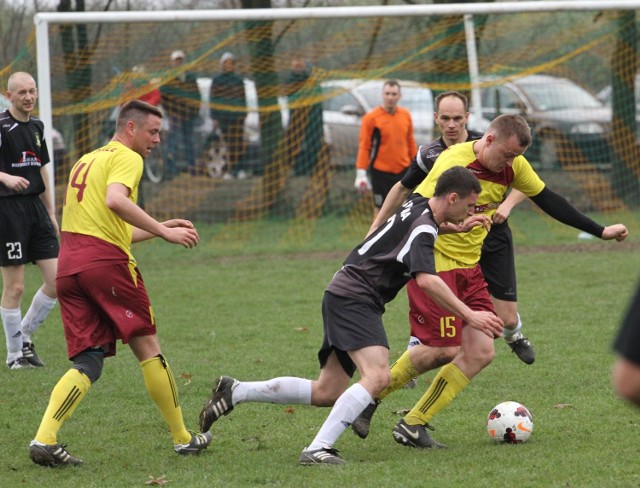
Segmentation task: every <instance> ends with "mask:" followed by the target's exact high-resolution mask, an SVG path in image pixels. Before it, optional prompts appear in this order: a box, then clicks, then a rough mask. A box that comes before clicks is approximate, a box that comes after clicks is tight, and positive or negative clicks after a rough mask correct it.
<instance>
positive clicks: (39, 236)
mask: <svg viewBox="0 0 640 488" xmlns="http://www.w3.org/2000/svg"><path fill="white" fill-rule="evenodd" d="M30 203H31V204H33V207H34V208H33V210H32V212H31V214H32V217H31V220H32V221H31V225H30V228H31V231H30V234H29V239H28V251H27V255H28V258H29V261H33V262H35V263H36V265H37V266H38V268H39V269H40V273H41V274H42V280H43V285H42V287H41V288H40V289H39V290H38V291H37V292H36V294H35V295H34V296H33V298H32V300H31V304H30V306H29V309H28V310H27V313H26V314H25V316H24V318H23V319H22V322H21V324H20V328H21V331H22V354H23V356H24V358H25V359H26V360H27V361H29V363H31V364H32V365H33V366H44V362H43V361H42V360H41V359H40V358H39V357H38V355H37V354H36V351H35V346H34V345H33V341H32V340H31V335H32V334H33V333H34V332H35V331H36V330H37V329H38V328H39V327H40V326H41V325H42V323H43V322H44V320H45V319H46V317H47V316H48V315H49V312H51V310H52V309H53V307H54V306H55V304H56V299H57V293H56V272H57V269H58V253H59V252H60V244H59V242H58V236H57V235H56V229H55V227H54V226H53V223H52V222H51V218H50V217H49V214H48V212H47V209H46V208H45V206H44V204H43V203H42V201H41V200H40V199H39V198H36V199H34V200H33V201H32V202H30Z"/></svg>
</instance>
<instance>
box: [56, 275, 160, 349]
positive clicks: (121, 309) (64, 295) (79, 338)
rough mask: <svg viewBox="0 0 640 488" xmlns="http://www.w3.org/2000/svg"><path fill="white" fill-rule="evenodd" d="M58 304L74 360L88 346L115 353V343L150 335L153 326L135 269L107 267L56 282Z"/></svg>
mask: <svg viewBox="0 0 640 488" xmlns="http://www.w3.org/2000/svg"><path fill="white" fill-rule="evenodd" d="M56 288H57V291H58V301H59V303H60V312H61V314H62V323H63V324H64V334H65V337H66V339H67V355H68V357H69V359H73V358H74V357H75V356H76V355H77V354H79V353H80V352H82V351H84V350H85V349H88V348H90V347H102V348H103V349H104V351H105V355H106V356H113V355H115V353H116V340H117V339H121V340H122V342H123V343H124V344H126V343H128V342H129V340H130V339H131V338H132V337H137V336H145V335H153V334H155V333H156V323H155V318H154V316H153V310H152V308H151V303H150V302H149V297H148V295H147V290H146V289H145V287H144V283H143V281H142V276H141V275H140V272H139V271H138V268H133V269H131V268H130V267H129V266H128V265H127V264H126V263H123V264H110V265H108V266H100V267H98V268H93V269H89V270H86V271H81V272H79V273H76V274H74V275H70V276H60V277H58V278H57V279H56Z"/></svg>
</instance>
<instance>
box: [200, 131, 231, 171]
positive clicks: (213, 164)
mask: <svg viewBox="0 0 640 488" xmlns="http://www.w3.org/2000/svg"><path fill="white" fill-rule="evenodd" d="M202 161H203V164H204V168H205V170H206V172H207V174H208V175H209V176H210V177H211V178H222V176H223V175H224V172H225V168H226V166H227V148H226V146H225V144H224V141H223V140H222V138H220V137H218V136H216V135H214V136H213V137H210V138H209V139H208V140H207V142H206V143H205V145H204V150H203V151H202Z"/></svg>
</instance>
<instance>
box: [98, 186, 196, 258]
mask: <svg viewBox="0 0 640 488" xmlns="http://www.w3.org/2000/svg"><path fill="white" fill-rule="evenodd" d="M129 193H130V190H129V188H127V187H126V186H125V185H123V184H121V183H112V184H110V185H109V186H108V187H107V196H106V199H105V203H106V205H107V207H109V209H110V210H111V211H112V212H113V213H115V214H116V215H117V216H118V217H120V218H121V219H122V220H124V221H125V222H127V223H128V224H130V225H132V226H133V228H134V230H133V236H132V239H131V241H132V242H139V241H140V240H145V238H147V239H148V238H149V234H150V235H153V236H158V237H162V238H163V239H164V240H165V241H167V242H171V243H173V244H180V245H181V246H184V247H187V248H191V247H194V246H196V245H197V244H198V241H199V239H200V238H199V236H198V232H197V231H196V230H195V229H194V228H189V227H167V226H165V225H163V224H161V223H160V222H158V221H157V220H156V219H154V218H153V217H151V216H150V215H149V214H148V213H147V212H145V211H144V210H142V209H141V208H140V207H139V206H138V205H136V204H135V203H133V202H132V201H131V200H129Z"/></svg>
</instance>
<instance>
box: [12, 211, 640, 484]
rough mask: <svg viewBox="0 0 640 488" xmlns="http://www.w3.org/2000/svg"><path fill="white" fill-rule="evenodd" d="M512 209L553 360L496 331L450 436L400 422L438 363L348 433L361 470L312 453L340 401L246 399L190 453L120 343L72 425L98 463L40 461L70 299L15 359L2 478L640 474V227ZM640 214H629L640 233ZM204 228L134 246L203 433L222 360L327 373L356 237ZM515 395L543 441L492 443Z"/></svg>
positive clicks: (538, 330)
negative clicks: (630, 341)
mask: <svg viewBox="0 0 640 488" xmlns="http://www.w3.org/2000/svg"><path fill="white" fill-rule="evenodd" d="M531 214H532V213H531ZM513 220H514V223H513V224H512V225H513V227H514V234H515V236H516V241H517V249H518V250H519V252H518V255H517V266H518V283H519V300H520V313H521V315H522V318H523V321H524V323H525V329H524V331H525V332H526V333H527V335H528V336H529V338H530V339H531V341H532V342H533V344H534V346H535V347H536V349H537V352H538V358H537V360H536V362H535V363H534V364H533V365H531V366H527V365H525V364H524V363H521V362H520V361H519V360H518V359H517V358H516V357H515V356H514V355H513V354H512V353H511V352H510V350H509V349H508V347H507V346H506V345H505V344H504V343H503V342H502V340H499V341H497V342H496V350H497V355H496V358H495V360H494V362H493V363H492V364H491V365H490V366H489V367H488V368H487V369H486V370H485V371H484V372H482V373H481V374H480V375H479V376H478V377H477V378H476V379H474V381H473V382H472V383H471V384H470V386H469V387H468V388H467V389H465V390H464V391H463V392H462V393H461V394H460V395H459V396H458V398H457V399H456V400H455V401H454V402H453V403H452V404H451V405H450V407H449V408H447V409H445V410H444V411H442V412H441V413H440V414H439V415H438V416H437V417H436V418H435V419H434V422H433V424H434V426H435V427H436V429H437V430H436V431H435V432H434V433H433V436H434V438H435V439H437V440H439V441H441V442H444V443H445V444H447V445H448V446H449V448H448V449H445V450H438V451H421V450H414V449H409V448H406V447H402V446H400V445H398V444H396V443H395V442H394V440H393V438H392V436H391V429H392V428H393V426H394V425H395V422H396V421H397V419H398V418H399V415H398V413H397V412H398V411H399V410H402V409H404V408H408V407H411V406H412V405H413V404H414V403H415V401H416V400H417V399H418V398H419V397H420V395H421V394H422V392H423V391H424V390H425V389H426V387H427V385H428V381H429V380H430V379H431V378H432V377H433V373H432V374H428V375H426V376H425V377H422V378H421V379H420V382H419V386H418V388H416V389H414V390H401V391H398V392H396V393H394V394H393V395H391V396H390V397H388V398H387V399H386V400H385V402H384V403H382V404H381V406H380V408H379V409H378V413H377V414H376V416H375V417H374V421H373V427H372V432H371V435H370V436H369V438H368V439H366V440H365V441H362V440H360V439H359V438H357V437H356V436H355V435H353V434H352V433H351V432H350V431H347V432H345V434H344V435H343V436H342V437H341V438H340V440H339V442H338V444H337V446H336V447H337V448H338V449H339V450H340V451H341V453H342V454H343V456H344V457H345V459H346V460H347V461H348V464H347V465H346V466H340V467H329V466H316V467H301V466H298V464H297V460H298V456H299V454H300V451H301V450H302V448H304V447H305V446H306V445H307V443H308V442H310V441H311V439H312V438H313V437H314V436H315V433H316V431H317V429H318V428H319V427H320V425H321V423H322V422H323V420H324V419H325V417H326V415H327V414H328V410H327V409H319V408H314V407H309V406H292V407H290V408H288V406H283V405H270V404H242V405H239V406H237V407H236V409H235V410H234V411H233V412H231V413H230V414H229V415H228V416H227V417H223V418H222V419H220V420H219V421H218V422H217V423H215V424H214V425H213V428H212V432H213V434H214V441H213V443H212V446H211V447H210V448H209V449H208V450H207V451H205V452H204V453H203V454H202V455H201V456H200V457H196V458H184V457H179V456H177V455H176V454H175V453H174V452H173V449H172V445H171V438H170V436H169V435H168V433H167V432H166V427H165V425H164V423H163V421H162V420H161V418H160V415H159V413H158V412H157V409H156V407H155V405H154V404H153V403H152V402H151V400H150V399H149V397H148V395H147V393H146V390H145V388H144V385H143V381H142V375H141V373H140V370H139V367H138V365H137V363H136V361H135V359H134V358H133V355H132V354H131V352H130V351H129V350H128V348H126V347H121V348H120V349H119V354H118V356H117V357H116V358H112V359H108V360H107V361H106V365H105V370H104V373H103V376H102V378H101V379H100V381H99V382H98V383H97V384H96V385H94V387H93V388H92V389H91V391H90V392H89V394H88V395H87V397H86V399H85V401H84V402H83V403H82V404H81V405H80V407H79V408H78V410H77V411H76V412H75V414H74V416H73V417H72V418H71V419H70V420H69V421H68V422H67V423H66V424H65V427H64V428H63V430H62V432H61V435H60V441H61V442H62V443H66V444H68V449H69V451H70V452H71V453H72V454H74V455H77V456H79V457H81V458H83V459H84V461H85V465H84V466H82V467H80V468H76V469H58V470H56V469H45V468H41V467H39V466H36V465H34V464H32V463H31V461H30V460H29V459H28V455H27V446H28V443H29V441H30V439H31V438H32V437H33V435H34V434H35V431H36V429H37V427H38V423H39V422H40V418H41V416H42V414H43V412H44V409H45V407H46V404H47V401H48V398H49V394H50V392H51V389H52V387H53V385H54V384H55V382H56V381H57V380H58V378H59V377H60V376H61V375H62V374H63V372H64V371H66V370H67V369H68V367H69V364H70V363H69V362H68V360H67V359H66V355H65V345H64V339H63V334H62V329H61V323H60V319H59V312H58V309H57V308H56V309H55V310H54V313H52V315H51V317H50V319H49V320H48V321H47V323H46V324H45V325H44V326H43V328H42V329H41V330H40V331H39V332H38V334H37V335H36V337H35V340H36V344H37V347H38V352H39V353H40V355H41V356H42V358H43V359H44V360H45V361H46V363H47V366H46V367H45V368H40V369H36V370H29V371H11V372H10V371H9V370H7V369H6V368H5V369H2V370H1V373H0V392H1V395H0V422H1V424H0V435H1V441H2V445H3V448H2V450H0V487H18V486H29V487H31V486H50V487H56V488H58V487H83V488H84V487H135V486H145V483H147V482H151V481H152V479H154V480H156V483H158V484H160V483H162V482H163V481H166V486H172V487H218V486H220V487H222V486H225V487H228V486H231V487H236V486H238V487H242V486H284V487H319V488H326V487H333V486H351V487H361V486H362V487H382V486H407V487H413V486H416V487H417V486H429V487H466V488H469V487H494V486H512V485H517V486H519V487H521V488H525V487H564V488H566V487H605V486H606V487H637V486H640V464H639V462H638V460H639V459H640V442H639V441H638V440H639V439H640V410H638V409H634V408H632V407H630V406H629V405H626V404H624V403H623V402H622V401H620V400H618V399H617V398H616V397H615V395H614V393H613V391H612V388H611V386H610V368H611V364H612V361H613V355H612V353H611V347H610V346H611V340H612V338H613V334H614V333H615V330H616V329H617V327H618V324H619V322H620V318H621V315H622V314H623V312H624V309H625V307H626V304H627V300H628V299H629V297H630V295H631V292H632V290H633V287H634V286H635V283H636V280H637V278H638V277H639V276H640V254H639V253H638V251H637V247H638V246H637V245H636V244H637V242H638V240H637V238H634V239H631V244H630V245H626V246H621V245H618V244H616V243H607V245H606V246H600V245H594V243H593V242H591V241H578V240H577V238H576V235H577V232H576V231H574V230H569V231H568V232H567V233H566V235H565V234H562V233H558V232H556V230H557V229H558V228H560V227H561V226H559V224H549V222H548V221H546V220H541V219H539V218H535V216H534V215H526V216H523V217H522V218H520V216H518V218H516V219H513ZM617 220H621V219H610V218H608V219H607V222H614V221H617ZM636 220H637V219H636ZM625 221H628V220H625ZM516 223H517V225H515V224H516ZM332 225H333V224H332ZM554 226H555V227H554ZM637 226H638V224H637V223H636V222H633V224H630V227H631V229H632V231H633V230H634V229H637ZM333 227H334V228H335V227H336V226H335V225H333ZM549 228H552V229H553V230H554V232H548V230H549ZM200 230H201V234H202V236H203V244H202V245H201V246H200V247H199V248H197V249H195V250H190V251H187V250H183V249H179V248H177V247H175V246H170V245H168V244H166V243H163V242H160V241H157V242H149V243H144V244H141V245H138V246H137V247H136V249H135V254H136V256H137V258H138V260H139V263H140V268H141V270H142V273H143V275H144V277H145V283H146V286H147V288H148V290H149V294H150V296H151V300H152V303H153V304H154V308H155V312H156V316H157V318H158V323H159V335H160V339H161V342H162V344H163V352H164V354H165V356H166V357H167V359H168V361H169V362H170V364H171V366H172V369H173V372H174V375H175V376H176V379H177V382H178V386H179V388H180V395H181V402H182V408H183V412H184V415H185V419H186V421H187V426H188V427H189V428H192V429H195V428H196V426H197V415H198V412H199V410H200V407H201V405H202V403H203V401H204V400H205V398H206V397H207V396H208V395H209V392H210V387H211V383H212V381H213V379H214V378H215V377H217V376H219V375H221V374H226V375H231V376H235V377H237V378H239V379H247V380H253V379H267V378H270V377H274V376H282V375H292V376H302V377H309V378H315V376H316V375H317V372H318V365H317V359H316V352H317V349H318V347H319V345H320V341H321V339H322V326H321V317H320V303H321V299H322V293H323V290H324V287H325V286H326V284H327V283H328V281H329V280H330V279H331V277H332V275H333V273H334V272H335V271H336V270H337V269H338V267H339V266H340V264H341V261H342V259H343V258H344V257H345V256H346V253H347V251H348V250H349V249H350V248H351V247H352V246H353V245H355V244H356V240H352V242H350V243H345V242H344V239H343V238H340V239H336V240H335V241H331V239H333V238H334V237H331V236H332V234H331V232H330V231H328V230H326V229H321V228H316V229H314V231H313V232H314V234H315V235H318V234H320V235H325V236H326V237H325V238H324V239H320V238H318V245H317V247H315V248H313V247H309V248H304V253H302V252H298V253H295V254H291V253H288V252H285V251H286V249H285V251H283V249H284V247H286V246H284V247H282V246H279V245H278V243H277V242H275V241H273V242H272V245H271V247H270V246H269V245H268V243H266V242H264V240H263V241H261V242H258V241H259V240H258V241H257V242H256V244H255V247H250V248H249V251H248V252H246V251H245V252H241V251H239V250H237V251H234V252H232V253H231V254H233V255H231V256H228V255H227V256H225V255H223V254H224V253H223V252H222V251H221V250H220V248H219V247H218V246H217V245H216V243H215V241H216V238H217V237H219V236H220V235H221V233H220V230H219V229H216V228H213V227H211V228H209V227H202V228H201V229H200ZM271 230H272V229H271ZM323 233H325V234H323ZM544 234H547V235H546V239H545V238H544V237H543V236H544ZM636 235H637V233H636ZM542 245H544V246H546V247H544V248H540V247H536V246H542ZM550 246H553V247H550ZM540 249H543V250H544V252H542V251H540ZM558 249H559V250H558ZM329 251H331V252H329ZM576 251H581V252H576ZM27 279H28V291H27V294H28V296H29V297H30V296H31V295H32V293H33V290H34V288H35V287H36V286H37V283H38V282H39V278H38V275H37V272H36V271H35V269H33V267H30V269H29V272H28V278H27ZM23 305H24V306H25V307H26V305H27V303H25V304H23ZM406 313H407V302H406V296H405V294H404V292H401V293H400V294H399V296H398V298H397V300H396V301H394V302H392V303H391V304H389V306H388V309H387V313H386V314H385V317H384V319H385V324H386V328H387V332H388V335H389V340H390V343H391V351H390V354H391V358H392V359H395V358H397V357H398V356H399V354H400V353H401V352H402V351H403V349H404V348H405V347H406V341H407V334H408V325H407V319H406ZM504 400H516V401H519V402H521V403H524V404H525V405H526V406H527V407H528V408H529V409H530V411H531V413H532V415H533V418H534V423H535V431H534V434H533V436H532V438H531V440H530V441H529V442H528V443H526V444H524V445H520V446H505V445H495V444H493V443H491V442H490V441H489V438H488V436H487V434H486V432H485V427H484V422H485V418H486V415H487V413H488V412H489V410H490V409H491V407H493V406H494V405H495V404H497V403H499V402H501V401H504Z"/></svg>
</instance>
